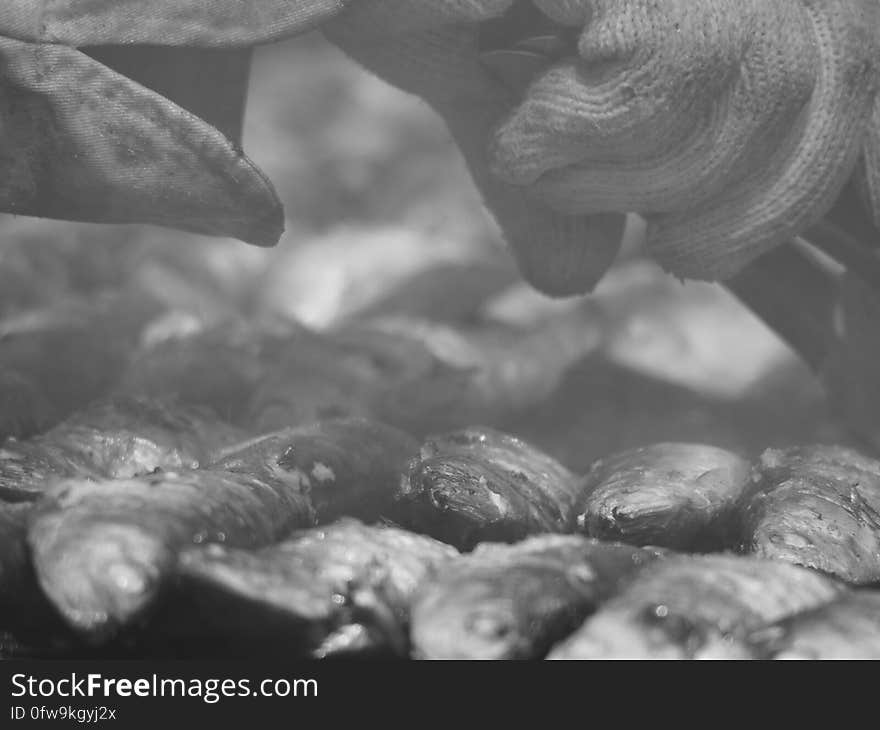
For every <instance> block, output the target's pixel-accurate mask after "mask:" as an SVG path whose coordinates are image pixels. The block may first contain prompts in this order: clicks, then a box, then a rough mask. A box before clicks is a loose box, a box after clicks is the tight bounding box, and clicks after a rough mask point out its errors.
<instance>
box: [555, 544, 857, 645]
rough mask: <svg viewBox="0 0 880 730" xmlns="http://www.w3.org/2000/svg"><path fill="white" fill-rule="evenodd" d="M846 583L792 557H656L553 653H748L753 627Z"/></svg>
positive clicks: (822, 599) (831, 594)
mask: <svg viewBox="0 0 880 730" xmlns="http://www.w3.org/2000/svg"><path fill="white" fill-rule="evenodd" d="M843 591H844V587H843V585H842V584H840V583H839V582H837V581H835V580H833V579H831V578H828V577H826V576H822V575H820V574H819V573H816V572H815V571H811V570H808V569H806V568H801V567H799V566H796V565H791V564H789V563H784V562H777V561H770V560H761V559H759V558H752V557H743V556H735V555H729V554H718V555H704V556H681V557H673V558H669V559H667V560H661V561H657V562H655V563H654V564H652V565H650V566H648V567H647V568H646V569H645V570H644V571H642V572H641V573H640V574H639V575H638V576H637V577H636V579H635V580H634V581H633V582H632V583H631V584H630V585H629V586H628V587H627V588H625V589H624V590H623V591H622V592H621V593H620V594H619V595H617V596H616V597H614V598H613V599H611V600H610V601H609V602H608V603H606V604H605V605H604V606H603V607H601V608H600V609H599V611H598V612H596V613H595V614H593V616H591V617H590V618H588V619H587V620H586V622H585V623H584V624H583V626H581V628H580V629H578V630H577V631H576V632H575V633H574V634H572V635H571V636H570V637H569V638H568V639H566V640H565V641H563V642H562V643H560V644H559V645H558V646H557V647H556V648H554V649H553V651H552V652H551V653H550V655H549V657H548V658H550V659H612V658H615V659H621V658H625V659H706V658H715V659H718V658H726V659H749V658H755V656H754V654H753V653H752V649H751V648H750V647H749V645H748V642H747V641H746V638H747V636H748V634H749V633H750V632H751V631H754V630H755V629H758V628H760V627H762V626H764V625H766V624H767V623H770V622H774V621H778V620H780V619H782V618H785V617H786V616H791V615H794V614H796V613H799V612H801V611H805V610H808V609H811V608H814V607H816V606H821V605H824V604H826V603H829V602H830V601H833V600H834V599H835V598H837V597H838V596H839V595H841V594H842V593H843Z"/></svg>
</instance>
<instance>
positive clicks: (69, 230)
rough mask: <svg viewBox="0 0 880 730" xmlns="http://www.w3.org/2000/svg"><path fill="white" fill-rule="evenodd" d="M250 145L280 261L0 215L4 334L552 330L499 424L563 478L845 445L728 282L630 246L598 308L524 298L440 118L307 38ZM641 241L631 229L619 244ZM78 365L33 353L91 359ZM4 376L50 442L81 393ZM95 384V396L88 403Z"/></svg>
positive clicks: (259, 116)
mask: <svg viewBox="0 0 880 730" xmlns="http://www.w3.org/2000/svg"><path fill="white" fill-rule="evenodd" d="M244 149H245V151H246V152H247V154H248V155H249V156H250V157H251V158H252V159H253V160H254V161H255V162H256V164H257V165H258V166H260V167H261V168H262V169H263V170H264V171H266V173H267V174H268V175H269V177H270V178H271V179H272V181H273V182H274V184H275V186H276V188H277V190H278V192H279V195H280V197H281V199H282V201H283V203H284V205H285V209H286V216H287V221H286V232H285V235H284V238H283V240H282V242H281V243H280V245H279V246H278V247H277V248H274V249H270V250H263V249H258V248H254V247H250V246H247V245H245V244H243V243H240V242H238V241H232V240H224V239H210V238H205V237H199V236H192V235H188V234H183V233H178V232H174V231H168V230H161V229H157V228H148V227H135V226H125V227H121V226H94V225H80V224H72V223H65V222H57V221H40V220H35V219H28V218H13V217H10V216H3V217H2V218H0V315H2V322H0V338H5V340H6V341H7V342H8V341H9V338H10V337H12V336H14V335H15V334H16V333H20V332H22V331H23V330H27V329H28V328H35V327H36V328H40V327H46V326H47V325H46V322H47V321H51V322H57V321H58V318H59V317H61V318H62V319H64V318H65V317H71V316H73V314H71V313H74V312H78V311H80V309H82V308H83V307H85V308H86V309H87V308H88V307H89V306H91V304H92V303H94V302H95V301H97V300H98V299H99V298H101V297H106V296H107V295H108V293H109V294H113V293H118V292H125V291H129V290H132V289H134V288H136V289H137V290H138V291H148V292H150V294H151V296H153V297H154V298H155V299H157V300H160V301H162V302H163V305H164V306H165V307H166V308H167V312H171V313H173V316H171V317H169V316H164V314H167V312H165V313H163V316H157V317H154V318H152V319H151V320H150V325H149V326H146V327H141V326H140V323H139V324H138V325H137V326H138V331H137V332H136V333H131V332H129V333H127V334H129V335H132V337H131V338H130V339H131V342H132V345H131V348H132V349H131V352H126V353H124V357H134V356H135V355H133V354H132V353H138V352H140V351H141V350H140V349H138V348H143V347H148V346H150V344H151V343H155V342H158V341H161V340H163V339H165V338H167V337H171V336H174V337H180V336H185V335H186V334H187V333H192V332H195V331H198V330H200V329H201V328H204V327H207V326H211V325H213V324H217V323H222V322H227V321H230V320H232V319H234V320H236V321H238V322H244V323H245V325H246V326H247V323H255V322H267V321H281V322H295V323H298V324H302V325H304V326H305V327H308V328H310V329H312V330H314V331H317V332H334V331H336V330H338V329H339V328H340V327H344V326H347V324H349V323H350V322H352V321H353V320H355V319H358V318H363V317H365V316H367V315H369V316H374V315H375V316H379V315H381V316H383V317H386V318H387V316H389V315H395V316H397V315H402V316H408V317H417V318H418V320H419V321H429V322H442V323H443V324H444V326H448V327H450V328H452V330H456V328H458V329H461V328H465V329H467V328H471V329H473V327H474V326H475V323H480V326H481V327H483V326H484V325H486V323H492V326H493V327H502V328H506V329H504V332H506V333H511V332H513V333H515V334H516V333H518V334H519V335H520V337H519V340H518V344H515V345H511V344H509V343H510V342H511V340H505V342H507V343H508V344H507V345H506V346H507V347H508V348H509V354H503V355H502V356H503V357H504V358H508V359H510V360H517V359H518V358H523V359H528V358H529V357H532V356H533V355H534V352H533V350H530V349H529V347H532V346H533V345H534V346H537V347H538V348H540V349H541V350H543V351H544V352H542V353H541V354H542V356H544V357H546V356H547V352H546V351H547V349H548V347H549V346H548V345H547V340H545V339H541V337H542V333H546V332H548V331H550V330H551V329H553V328H554V327H555V326H556V323H558V321H559V320H560V318H564V321H565V322H566V326H567V329H566V330H565V332H566V334H565V341H564V342H563V343H562V344H561V345H560V348H559V350H560V355H559V357H560V358H563V359H564V358H567V359H564V361H563V362H562V365H563V366H564V367H562V368H561V371H560V375H559V377H558V378H554V379H552V382H550V381H547V382H548V383H549V387H548V388H547V390H546V392H544V391H542V392H541V393H540V397H534V398H530V397H525V398H524V399H523V403H524V405H523V407H518V408H516V409H513V408H512V409H510V410H509V411H505V412H504V413H503V415H498V416H497V421H498V423H497V424H492V425H501V426H503V427H505V428H507V429H508V430H511V431H514V432H516V433H518V434H520V435H522V436H524V437H527V438H530V439H532V440H533V441H535V442H537V443H538V444H540V445H542V446H544V447H545V448H546V449H548V450H549V451H551V452H552V453H554V454H555V455H556V456H557V457H559V458H561V459H562V460H564V461H565V462H567V463H568V465H569V466H570V467H572V468H586V466H587V465H588V464H589V463H590V462H591V461H592V460H594V459H595V458H598V457H600V456H603V455H605V454H607V453H609V452H611V451H614V450H617V449H621V448H625V447H629V446H633V445H637V444H642V443H647V442H655V441H674V440H689V441H700V442H705V443H713V444H717V445H720V446H725V447H728V448H733V449H735V450H738V451H740V452H742V453H744V454H747V455H754V454H756V453H758V452H759V451H760V450H762V449H763V448H766V447H769V446H782V445H785V444H790V443H794V442H801V443H803V442H809V441H837V442H844V443H845V442H847V440H848V439H847V435H846V433H845V431H844V429H843V428H842V426H841V424H840V423H839V422H838V421H837V420H836V419H835V417H834V415H833V414H832V413H831V412H830V411H829V409H828V408H827V406H826V404H825V399H824V397H823V394H822V391H821V389H820V387H819V385H818V384H817V382H816V381H815V380H814V379H813V377H812V376H811V374H810V373H809V371H808V370H807V369H806V368H805V367H804V366H803V365H802V364H801V363H800V362H799V361H798V360H797V358H796V357H795V356H794V355H793V354H792V353H791V352H790V351H789V350H788V348H787V347H786V346H785V345H783V344H782V343H781V342H780V341H779V340H778V339H777V338H776V337H775V336H774V335H773V333H772V332H770V331H769V330H768V329H767V328H766V327H765V326H764V325H763V324H762V323H761V322H760V321H759V320H758V319H756V318H755V317H754V316H753V315H752V314H751V313H749V312H748V311H746V310H745V309H744V308H743V307H742V306H741V305H739V304H738V303H737V302H736V301H735V300H734V299H733V298H732V297H731V296H730V295H728V294H727V293H726V292H725V291H724V290H722V289H721V288H720V287H717V286H714V285H706V284H693V283H688V284H683V283H682V282H679V281H676V280H674V279H673V278H671V277H668V276H666V275H664V274H663V273H662V272H660V271H659V269H657V268H656V267H655V266H654V265H653V264H651V263H649V262H647V261H645V260H643V259H641V258H639V257H638V255H637V254H635V253H633V252H634V251H636V250H637V246H635V245H628V246H627V249H626V251H625V253H624V254H623V255H622V257H621V260H620V261H619V263H618V265H617V266H616V267H615V269H614V270H613V271H612V272H611V274H609V276H608V277H607V278H606V279H605V280H604V281H603V283H602V284H601V285H600V286H599V288H598V290H597V292H596V293H595V295H594V296H592V297H589V298H586V299H582V300H575V301H565V302H554V301H550V300H547V299H545V298H543V297H541V296H539V295H538V294H536V293H534V292H531V291H530V290H528V288H527V287H525V286H524V285H522V284H521V283H520V282H519V281H518V280H517V277H516V273H515V271H514V270H513V268H512V264H511V261H510V258H509V257H508V254H507V253H506V251H505V250H504V246H503V244H502V242H501V240H500V238H499V235H498V233H497V230H496V228H495V226H494V224H493V223H492V221H491V220H490V219H489V218H488V216H487V215H486V213H485V211H484V210H483V208H482V206H481V204H480V201H479V200H478V198H477V195H476V193H475V191H474V189H473V187H472V186H471V183H470V181H469V179H468V177H467V174H466V172H465V170H464V166H463V163H462V161H461V159H460V158H459V156H458V153H457V151H456V149H455V147H454V145H453V144H452V142H451V140H450V139H449V137H448V135H447V134H446V131H445V129H444V127H443V125H442V123H441V122H440V121H439V120H438V119H437V118H436V117H435V116H434V115H433V114H432V113H431V112H430V110H429V109H427V108H426V107H425V106H424V105H423V104H422V103H420V102H419V101H417V100H415V99H414V98H411V97H408V96H406V95H404V94H402V93H400V92H398V91H396V90H394V89H392V88H390V87H388V86H387V85H385V84H384V83H383V82H380V81H378V80H377V79H375V78H373V77H371V76H369V75H368V74H367V73H365V72H363V71H362V70H361V69H360V68H359V67H357V66H356V65H354V64H353V63H352V62H350V61H348V60H347V59H346V58H344V57H343V56H342V55H341V54H340V53H339V52H338V51H336V50H335V49H334V48H332V47H331V46H329V45H328V44H327V43H325V42H324V41H323V40H322V38H321V37H320V36H319V35H315V34H313V35H309V36H307V37H303V38H300V39H297V40H295V41H292V42H288V43H284V44H278V45H275V46H271V47H266V48H263V49H260V50H259V51H258V54H257V56H256V59H255V63H254V67H253V72H252V86H251V95H250V101H249V105H248V113H247V118H246V126H245V141H244ZM639 233H640V230H639V226H638V222H637V221H633V222H632V225H631V226H630V229H629V230H628V236H629V237H630V239H631V240H630V244H635V243H637V241H638V237H639ZM573 321H576V322H577V327H571V323H572V322H573ZM125 326H126V325H124V324H123V325H122V327H123V328H124V327H125ZM112 331H113V332H114V333H115V334H114V335H113V336H119V332H118V331H117V330H112ZM468 331H471V330H468ZM481 331H482V330H481ZM3 341H4V339H0V349H2V347H3ZM483 341H484V340H480V342H483ZM572 343H574V346H572ZM86 349H87V348H85V349H83V350H82V351H79V352H78V351H76V350H71V351H67V350H65V351H64V352H63V353H59V352H57V351H47V352H46V353H45V357H46V358H47V359H57V358H61V359H63V358H65V357H68V358H78V357H83V358H86V359H87V358H88V356H89V355H88V352H86ZM550 359H551V360H552V358H550ZM3 367H4V365H3V361H2V357H0V398H2V399H4V400H3V401H2V402H0V407H2V408H4V409H5V411H6V412H7V413H15V414H17V415H16V416H15V418H14V422H12V421H10V420H9V418H7V424H6V426H5V427H4V428H5V432H6V434H7V435H9V434H12V435H28V434H29V433H31V432H34V431H39V430H41V429H43V428H45V427H46V425H47V424H49V423H51V422H52V421H53V420H57V419H58V418H60V417H62V416H63V415H65V409H66V410H67V411H69V410H71V409H75V408H76V407H77V406H78V405H79V402H80V401H82V400H86V399H87V397H88V395H89V394H90V393H91V391H88V389H86V390H85V391H83V392H82V393H81V396H82V397H81V398H80V399H79V401H78V400H77V399H72V400H71V401H70V402H69V403H67V405H66V406H65V405H62V406H61V407H59V406H58V404H57V403H56V402H55V401H52V399H49V400H50V401H52V402H49V403H43V402H41V394H40V393H39V392H36V393H30V392H27V391H26V388H27V387H28V383H27V382H26V381H27V379H28V377H27V376H28V373H24V374H23V375H24V376H25V377H23V378H22V377H19V375H22V374H21V373H18V374H16V373H13V372H12V369H11V368H10V367H7V368H6V371H5V373H4V371H3ZM89 367H91V366H89ZM541 367H543V365H541ZM549 369H550V370H552V366H549ZM113 377H116V376H115V375H114V376H113ZM108 382H109V381H108ZM545 384H546V383H545ZM41 387H43V386H40V385H39V384H37V385H35V386H34V389H35V390H37V391H39V390H40V388H41ZM71 387H73V386H71ZM77 387H78V386H77ZM105 387H107V382H104V381H102V382H101V383H100V384H97V385H94V393H95V394H99V393H100V392H102V388H105ZM23 389H25V390H23ZM23 393H24V395H23ZM56 400H57V399H56ZM41 409H42V411H41ZM493 413H494V412H493ZM23 414H24V415H23ZM478 415H479V414H478ZM486 420H496V416H495V415H493V414H490V413H487V414H486Z"/></svg>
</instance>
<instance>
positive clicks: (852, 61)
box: [648, 0, 880, 279]
mask: <svg viewBox="0 0 880 730" xmlns="http://www.w3.org/2000/svg"><path fill="white" fill-rule="evenodd" d="M804 7H805V9H806V11H807V13H808V15H809V19H810V23H811V27H812V34H811V37H812V39H813V41H814V43H815V46H816V48H817V53H818V57H819V73H818V77H817V79H816V85H815V90H814V92H813V95H812V97H811V99H810V102H809V104H808V106H807V107H806V108H805V109H804V112H803V114H802V116H801V123H800V124H799V125H797V126H796V127H795V128H794V129H793V130H792V132H791V133H790V134H789V135H788V136H787V137H786V138H785V139H784V140H783V141H782V143H781V144H780V146H779V148H778V149H777V151H776V152H775V153H774V154H772V155H770V156H768V157H767V159H766V161H765V162H764V164H763V165H761V166H760V168H759V169H757V170H756V171H755V172H756V174H754V175H751V176H748V177H747V178H745V179H743V180H742V181H741V182H739V183H738V184H736V185H734V186H732V187H731V188H730V189H729V190H726V191H725V192H724V193H723V194H722V195H721V196H720V197H718V198H717V199H714V200H712V201H710V202H709V203H707V204H706V205H704V206H702V207H700V208H697V209H695V210H692V211H688V212H685V213H682V214H673V215H671V216H668V217H665V216H659V217H657V218H655V219H654V220H653V221H652V222H651V225H650V227H649V235H648V243H649V248H650V250H651V252H652V253H653V255H654V257H655V258H656V259H657V260H658V261H659V262H660V263H661V265H663V266H664V267H665V268H666V269H668V270H669V271H672V272H673V273H676V274H677V275H679V276H686V277H691V278H701V279H726V278H729V277H730V276H732V275H734V274H735V273H737V272H738V271H739V270H741V269H742V268H743V267H745V266H746V265H747V264H748V263H749V262H750V261H752V260H753V259H755V258H757V257H758V256H760V255H761V254H762V253H765V252H766V251H768V250H770V249H771V248H773V247H774V246H776V245H779V244H781V243H783V242H785V241H787V240H789V239H790V238H791V237H792V236H795V235H797V234H799V233H800V232H801V231H803V230H805V229H806V228H808V227H809V226H811V225H813V224H814V223H816V222H817V221H818V220H820V219H821V218H822V217H823V216H824V215H825V214H826V213H827V212H828V211H829V210H830V208H831V207H832V206H833V204H834V201H835V200H836V198H837V196H838V195H839V194H840V191H841V189H842V188H843V186H844V185H845V183H846V181H847V180H848V179H849V177H850V176H851V174H852V172H853V170H854V168H855V166H856V162H857V160H858V158H859V155H860V153H861V151H862V147H863V140H864V137H865V133H866V131H867V129H868V120H869V119H870V118H871V114H872V112H873V110H874V103H875V102H874V100H875V98H876V94H877V84H878V78H880V68H878V60H880V55H878V54H877V52H876V45H875V43H876V39H875V38H874V36H873V34H874V28H876V25H871V21H872V19H876V15H875V14H874V13H875V10H876V8H873V7H871V6H868V5H860V4H859V3H851V2H849V0H833V1H832V0H825V1H824V2H811V3H805V4H804Z"/></svg>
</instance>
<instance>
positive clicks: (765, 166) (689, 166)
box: [491, 0, 880, 279]
mask: <svg viewBox="0 0 880 730" xmlns="http://www.w3.org/2000/svg"><path fill="white" fill-rule="evenodd" d="M535 3H536V4H537V5H538V6H540V7H541V9H542V10H543V11H544V12H545V13H546V14H548V15H549V16H551V17H552V18H553V19H554V20H556V21H557V22H560V23H564V24H566V25H571V26H576V27H578V28H583V31H582V33H581V35H580V38H579V43H578V56H577V57H572V58H570V59H568V60H567V61H566V62H563V63H560V64H558V65H556V66H554V67H553V68H552V69H550V70H549V71H547V72H546V73H544V74H543V75H542V76H541V77H540V78H539V79H538V80H537V81H535V82H534V83H533V84H532V85H531V86H530V88H529V89H528V93H527V95H526V98H525V100H524V102H523V103H522V104H521V105H520V106H518V107H517V108H516V109H515V110H514V111H513V113H512V114H511V115H510V116H509V117H508V118H507V119H506V120H505V121H504V122H503V124H501V126H500V128H499V129H498V130H497V131H496V134H495V136H494V140H493V143H492V149H491V169H492V171H493V172H494V173H495V174H496V175H497V176H499V177H500V178H501V179H503V180H505V181H506V182H508V183H510V184H513V185H519V186H521V187H522V188H523V189H524V190H529V191H530V193H531V194H532V195H533V196H534V197H536V198H538V199H540V200H542V201H544V202H545V203H546V204H548V205H549V206H551V207H552V208H554V209H555V210H559V211H561V212H567V213H571V214H590V213H595V212H598V211H614V210H618V211H636V212H639V213H641V214H643V215H644V216H645V217H646V218H647V219H648V221H649V246H650V249H651V251H652V252H653V255H654V256H655V257H656V258H657V259H658V260H659V261H660V262H661V264H663V265H664V266H665V267H666V268H667V269H668V270H670V271H672V272H674V273H676V274H678V275H681V276H686V277H692V278H703V279H726V278H728V277H730V276H731V275H733V274H735V273H736V272H738V271H739V270H741V269H742V268H743V267H744V266H745V265H746V264H747V263H749V262H750V261H751V260H753V259H755V258H756V257H758V256H759V255H760V254H762V253H765V252H766V251H768V250H769V249H771V248H773V247H774V246H775V245H777V244H779V243H782V242H784V241H786V240H788V239H790V238H791V237H792V236H794V235H796V234H798V233H801V232H802V231H803V230H804V229H806V228H807V227H809V226H810V225H812V224H813V223H815V222H816V221H818V220H819V219H820V218H821V217H822V216H823V215H824V214H825V213H827V212H828V210H829V209H830V208H831V206H832V205H833V203H834V201H835V199H836V197H837V196H838V195H839V193H840V191H841V189H842V187H843V186H844V184H845V183H846V181H847V180H848V179H849V178H850V176H851V175H852V174H853V172H854V170H855V169H856V167H857V163H858V164H859V167H860V170H861V172H860V174H861V178H862V183H863V184H862V189H863V191H864V194H865V198H866V200H867V201H868V202H869V204H871V205H872V206H873V211H874V215H875V218H876V219H877V220H878V221H880V217H878V215H877V213H878V211H880V205H878V202H880V174H878V171H880V101H878V96H877V92H878V87H880V3H878V2H877V1H876V0H772V1H770V0H700V1H699V2H694V1H693V0H664V1H663V2H656V0H535ZM872 115H873V120H872Z"/></svg>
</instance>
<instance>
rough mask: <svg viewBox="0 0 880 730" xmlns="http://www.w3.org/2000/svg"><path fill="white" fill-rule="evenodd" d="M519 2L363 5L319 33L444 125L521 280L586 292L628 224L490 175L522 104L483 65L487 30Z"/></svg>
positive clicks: (420, 0)
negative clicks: (505, 124)
mask: <svg viewBox="0 0 880 730" xmlns="http://www.w3.org/2000/svg"><path fill="white" fill-rule="evenodd" d="M512 4H513V2H512V0H361V2H359V3H353V4H352V5H351V6H349V7H348V8H347V9H346V10H345V11H344V12H343V13H341V14H340V15H338V16H336V17H335V18H333V19H332V20H330V21H328V22H326V23H325V24H324V25H323V26H322V28H321V30H322V32H323V33H324V35H325V36H326V37H327V38H328V39H329V40H331V41H332V42H333V43H335V44H337V45H338V46H339V47H340V48H342V50H343V51H345V52H346V53H347V54H348V55H349V56H350V57H351V58H353V59H354V60H356V61H358V62H359V63H361V64H362V65H363V66H365V67H366V68H367V69H369V70H370V71H372V72H374V73H375V74H377V75H378V76H379V77H381V78H383V79H384V80H386V81H388V82H390V83H391V84H393V85H395V86H397V87H399V88H401V89H404V90H405V91H409V92H411V93H413V94H416V95H418V96H420V97H421V98H422V99H424V100H425V101H427V102H428V104H429V105H430V106H431V107H433V108H434V110H435V111H437V113H439V114H440V116H442V117H443V118H444V120H445V121H446V123H447V126H448V128H449V130H450V132H451V134H452V136H453V138H454V139H455V141H456V143H457V144H458V146H459V148H460V149H461V151H462V153H463V154H464V157H465V160H466V161H467V164H468V167H469V169H470V172H471V175H472V177H473V179H474V181H475V182H476V184H477V187H478V188H479V189H480V192H481V193H482V195H483V198H484V201H485V203H486V205H487V207H488V208H489V210H490V211H491V212H492V213H493V214H494V216H495V218H496V220H497V221H498V223H499V225H500V227H501V229H502V231H503V233H504V236H505V238H506V240H507V242H508V244H509V245H510V247H511V249H512V251H513V253H514V255H515V257H516V259H517V261H518V263H519V266H520V270H521V271H522V274H523V276H524V277H525V279H526V280H527V281H529V283H531V284H532V285H533V286H535V287H536V288H537V289H539V290H541V291H543V292H545V293H548V294H552V295H570V294H578V293H584V292H586V291H589V290H590V289H592V287H593V286H594V285H595V284H596V283H597V282H598V280H599V279H600V278H601V277H602V275H603V274H604V273H605V271H606V270H607V269H608V267H609V266H610V265H611V263H612V261H613V260H614V258H615V256H616V254H617V251H618V249H619V246H620V242H621V238H622V233H623V226H624V217H623V215H620V214H619V213H617V214H614V213H612V214H607V213H599V214H595V213H597V211H591V213H593V214H591V215H571V214H570V211H564V212H562V213H557V212H555V211H553V210H551V209H550V208H549V207H548V206H546V205H545V204H544V203H543V202H542V201H540V200H537V199H535V198H534V197H532V195H531V194H530V191H529V190H528V189H526V188H522V187H519V186H516V185H509V184H506V183H505V182H504V181H502V180H500V179H498V178H496V177H494V176H492V175H491V174H490V172H489V169H488V158H487V152H488V145H489V141H490V139H491V135H492V132H493V130H494V129H495V128H496V127H497V126H498V125H499V124H500V123H501V122H502V121H503V120H504V119H505V118H506V117H507V116H508V115H509V114H510V113H511V112H512V111H513V109H514V107H515V106H516V104H517V101H518V100H517V98H516V96H515V95H514V93H513V92H512V91H511V90H510V89H508V88H507V86H506V85H505V84H503V83H502V82H501V81H499V80H498V79H496V78H495V77H494V76H493V75H491V74H490V73H488V72H487V70H486V69H485V68H484V67H483V65H482V64H481V62H480V58H479V48H478V43H477V41H478V31H479V24H480V23H481V22H483V21H487V20H489V19H491V18H496V17H498V16H500V15H502V14H503V13H504V12H505V11H506V10H508V9H509V8H510V6H511V5H512Z"/></svg>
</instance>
